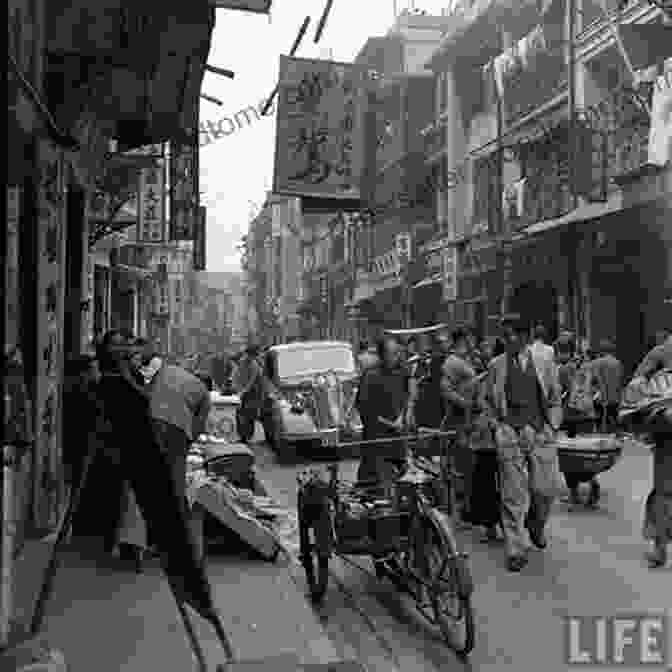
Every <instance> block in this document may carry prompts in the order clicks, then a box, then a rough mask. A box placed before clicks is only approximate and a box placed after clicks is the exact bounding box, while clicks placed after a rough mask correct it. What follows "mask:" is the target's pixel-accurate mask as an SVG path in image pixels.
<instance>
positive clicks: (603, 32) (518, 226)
mask: <svg viewBox="0 0 672 672" xmlns="http://www.w3.org/2000/svg"><path fill="white" fill-rule="evenodd" d="M503 4H504V3H502V7H499V5H498V3H493V4H492V6H491V7H490V8H489V9H488V10H487V11H485V12H484V13H481V14H478V13H477V12H476V11H475V10H474V12H473V13H472V15H471V16H468V15H467V13H466V12H462V13H460V12H459V11H458V12H457V13H456V14H455V15H454V16H453V17H452V19H453V21H454V25H453V28H452V29H451V30H450V31H448V33H447V35H446V36H445V37H444V40H443V43H442V45H441V47H440V48H439V49H438V50H437V52H436V53H435V55H434V56H433V57H432V59H431V60H430V63H429V65H430V66H431V67H432V68H433V70H434V71H435V73H436V74H437V98H438V101H437V102H438V104H437V116H436V119H435V123H434V124H433V125H432V127H430V128H429V129H428V131H427V133H426V137H427V140H428V150H427V161H428V163H429V164H430V165H432V166H434V167H435V170H436V172H437V174H438V175H439V177H440V179H439V186H440V187H441V188H440V189H437V211H438V219H439V221H440V222H441V226H442V229H443V230H444V232H445V238H447V243H448V246H449V247H451V248H453V249H454V251H453V252H452V253H451V254H452V256H453V258H454V259H456V261H457V275H456V280H457V291H456V292H455V293H454V296H453V298H454V300H453V301H451V306H450V315H451V316H452V317H453V318H454V319H455V320H456V321H461V322H466V323H468V324H470V325H471V326H473V327H474V328H475V329H476V330H477V331H478V332H480V333H481V334H483V335H486V334H488V333H491V332H492V328H493V324H494V322H493V320H492V319H489V318H491V317H494V316H495V315H497V314H500V312H501V310H503V309H506V310H513V311H516V312H519V313H521V314H522V315H523V316H524V317H525V318H526V319H527V320H528V321H529V322H530V323H532V322H535V323H536V322H538V323H542V324H545V325H546V327H547V329H548V331H549V333H550V335H551V337H554V336H555V335H557V333H558V332H559V331H560V330H562V329H569V330H571V331H573V332H575V333H576V334H577V336H578V338H579V340H580V341H582V342H584V343H585V344H586V346H588V345H591V346H593V347H594V346H595V345H596V344H597V342H598V341H599V340H600V339H601V338H604V337H609V338H611V339H615V340H616V342H617V347H618V353H619V356H620V358H621V359H622V360H623V361H624V362H626V364H627V365H628V366H631V365H632V364H633V363H634V362H635V361H636V360H637V359H638V358H639V357H641V354H642V351H643V349H644V348H645V347H646V343H647V341H648V340H649V339H650V338H651V336H652V335H653V333H654V332H655V330H656V329H658V328H660V326H661V325H662V324H663V323H664V322H665V321H666V320H669V316H666V314H665V311H666V310H668V308H667V307H666V306H667V305H668V304H666V303H665V296H666V295H665V292H669V282H670V280H669V278H670V266H669V251H668V250H669V230H670V227H669V222H670V221H672V212H671V211H670V183H669V172H670V157H669V155H668V156H666V157H664V158H663V160H662V161H661V160H660V157H657V158H656V159H655V162H654V161H653V159H652V151H653V147H651V146H650V143H649V139H650V137H652V124H651V118H650V117H649V115H648V114H647V112H646V107H647V105H649V106H650V105H652V104H653V103H654V100H653V97H654V95H656V96H657V95H662V96H669V93H665V90H669V85H668V82H669V76H668V77H667V78H666V77H664V76H663V71H664V69H665V68H669V65H668V66H665V65H664V60H665V56H668V57H669V56H671V55H672V46H668V47H667V48H668V49H669V51H668V53H667V54H665V53H662V55H661V53H660V50H658V51H656V49H654V48H651V49H649V51H648V53H645V54H644V55H643V56H639V55H638V56H637V60H638V62H637V63H636V66H637V70H638V75H639V81H640V83H639V84H638V86H637V87H636V88H633V86H632V81H633V80H632V77H631V73H630V72H629V70H628V65H627V61H626V59H625V58H624V57H623V54H622V52H621V51H620V48H619V42H618V41H617V39H616V38H615V35H614V32H613V29H612V27H611V24H610V21H608V20H607V19H606V18H605V17H604V16H603V15H602V13H601V9H600V3H598V2H592V0H583V2H581V3H572V2H563V1H562V0H555V1H553V2H549V3H547V5H546V6H545V8H544V11H542V12H540V11H539V8H538V7H537V6H536V5H534V3H532V4H530V6H529V7H526V9H525V11H521V13H520V15H517V16H516V18H515V21H513V20H512V21H509V22H507V21H506V12H505V10H504V8H503ZM498 12H501V17H500V16H499V14H498ZM662 20H663V19H662V12H661V10H659V9H658V8H656V7H654V6H653V5H651V4H649V3H646V2H630V3H628V5H627V6H626V7H625V9H624V10H623V11H622V12H621V13H620V15H619V17H618V21H619V23H620V24H621V25H623V26H626V27H627V26H633V25H637V26H641V25H655V24H661V23H662ZM495 26H497V28H495ZM623 30H624V31H625V30H626V28H623ZM667 44H668V45H670V44H672V43H670V42H669V41H668V42H667ZM663 52H664V49H663ZM668 71H669V70H668ZM539 82H543V86H542V85H540V84H539ZM656 87H659V89H660V90H659V91H658V93H656ZM642 101H643V103H642ZM644 183H645V184H646V185H647V186H645V187H644V186H642V185H643V184H644ZM633 293H634V294H633ZM625 296H628V297H630V298H631V299H632V301H630V300H628V301H623V298H624V297H625Z"/></svg>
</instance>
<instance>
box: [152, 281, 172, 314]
mask: <svg viewBox="0 0 672 672" xmlns="http://www.w3.org/2000/svg"><path fill="white" fill-rule="evenodd" d="M153 311H154V315H158V316H164V315H169V314H170V300H169V293H168V280H167V279H166V280H157V281H156V282H155V283H154V292H153Z"/></svg>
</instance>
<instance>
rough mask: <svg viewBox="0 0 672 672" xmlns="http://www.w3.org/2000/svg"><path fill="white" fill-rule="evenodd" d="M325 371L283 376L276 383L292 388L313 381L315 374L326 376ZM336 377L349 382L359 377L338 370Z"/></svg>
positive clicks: (281, 386)
mask: <svg viewBox="0 0 672 672" xmlns="http://www.w3.org/2000/svg"><path fill="white" fill-rule="evenodd" d="M327 373H328V372H327V371H315V372H314V373H311V374H301V375H298V376H285V377H284V378H281V379H280V380H279V381H278V385H279V387H280V388H293V387H298V386H300V385H302V384H305V383H313V382H314V381H315V377H316V376H320V375H323V376H326V375H327ZM335 373H336V377H337V378H338V380H339V381H340V382H351V381H356V380H357V378H358V377H359V376H358V374H357V373H340V372H338V371H336V372H335Z"/></svg>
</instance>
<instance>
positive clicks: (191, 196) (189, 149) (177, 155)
mask: <svg viewBox="0 0 672 672" xmlns="http://www.w3.org/2000/svg"><path fill="white" fill-rule="evenodd" d="M172 148H173V152H172V154H171V157H170V227H169V238H170V240H193V239H194V223H195V220H196V214H197V203H198V194H197V193H196V189H197V183H196V165H195V149H194V147H193V146H190V145H182V144H178V143H175V144H173V145H172Z"/></svg>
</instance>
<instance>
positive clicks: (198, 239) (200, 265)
mask: <svg viewBox="0 0 672 672" xmlns="http://www.w3.org/2000/svg"><path fill="white" fill-rule="evenodd" d="M206 213H207V208H206V207H205V206H203V205H201V206H199V208H198V217H197V218H196V226H195V230H194V259H193V269H194V270H195V271H204V270H205V249H206V248H205V244H206V243H205V232H206V230H205V226H206V219H207V217H206Z"/></svg>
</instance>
